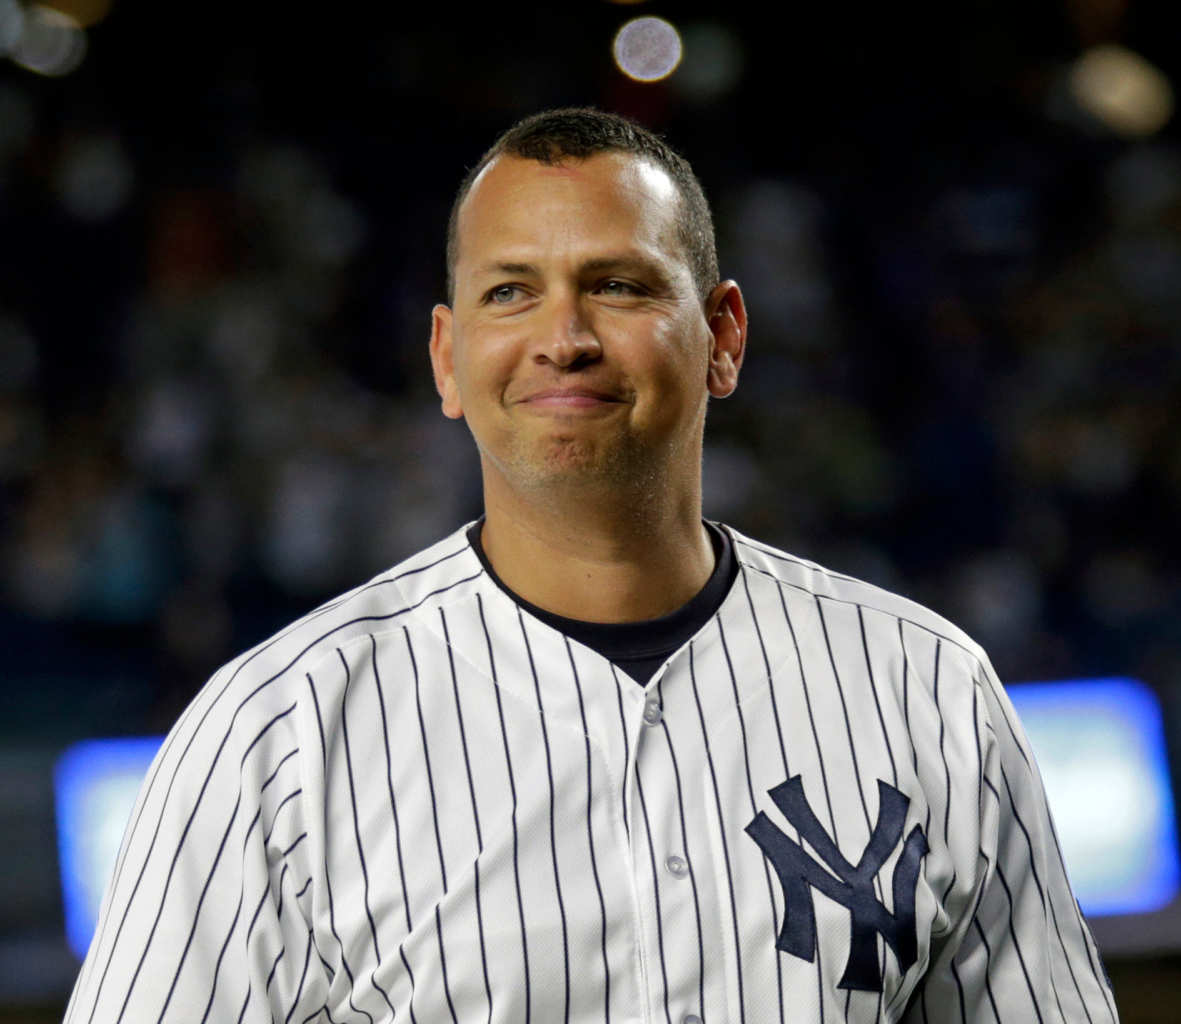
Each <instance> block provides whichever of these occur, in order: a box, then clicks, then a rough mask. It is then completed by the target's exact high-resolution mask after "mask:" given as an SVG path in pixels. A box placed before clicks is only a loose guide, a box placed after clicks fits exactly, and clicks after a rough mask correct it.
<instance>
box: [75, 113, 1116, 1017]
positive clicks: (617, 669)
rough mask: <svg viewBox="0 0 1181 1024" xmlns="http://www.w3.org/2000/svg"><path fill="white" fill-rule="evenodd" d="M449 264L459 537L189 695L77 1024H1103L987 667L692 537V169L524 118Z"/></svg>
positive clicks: (497, 148) (695, 387)
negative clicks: (471, 514)
mask: <svg viewBox="0 0 1181 1024" xmlns="http://www.w3.org/2000/svg"><path fill="white" fill-rule="evenodd" d="M448 250H449V277H450V282H449V292H450V295H449V304H448V305H439V306H436V307H435V310H434V314H433V327H432V335H431V343H430V355H431V362H432V366H433V370H434V377H435V383H436V386H437V388H438V391H439V394H440V396H441V398H442V410H443V413H444V414H445V415H447V416H450V417H453V418H458V417H463V418H464V419H465V420H466V422H467V424H468V426H469V428H470V429H471V432H472V435H473V437H474V438H475V440H476V443H477V445H478V447H479V451H480V457H481V465H482V470H483V480H484V496H485V515H484V516H482V517H481V518H480V519H478V520H476V521H475V522H473V523H469V524H466V525H465V526H463V527H462V528H461V529H459V530H457V531H455V532H454V533H453V534H451V535H450V536H448V537H446V538H444V539H443V540H440V541H439V542H438V543H437V544H435V545H433V546H432V547H430V548H428V549H427V550H425V551H423V552H420V553H419V554H417V555H415V556H413V557H412V558H410V559H408V560H407V561H405V562H403V563H402V564H401V565H398V566H395V567H394V568H393V569H391V570H389V571H388V572H386V573H383V574H382V575H380V576H378V577H377V578H376V579H374V580H372V581H370V582H369V583H367V584H365V585H363V586H361V587H358V588H357V589H356V590H354V591H352V592H350V593H348V594H345V595H343V596H342V597H341V598H339V599H337V600H335V601H333V602H330V603H328V604H326V605H324V606H323V607H321V608H319V609H317V610H316V611H314V612H312V613H311V614H309V615H308V616H306V617H305V618H303V619H301V620H300V621H299V622H296V623H294V624H293V625H292V626H290V627H289V628H288V629H286V630H284V631H283V632H282V633H280V634H278V635H277V636H275V637H274V638H272V639H271V640H269V641H267V642H266V643H264V644H261V645H259V646H258V647H257V648H255V649H253V650H252V651H248V652H246V653H245V654H243V655H241V656H240V657H239V658H237V659H235V661H233V662H231V663H230V664H229V665H227V666H226V667H225V668H224V669H222V670H221V671H220V672H219V673H217V674H216V675H215V676H214V678H213V679H212V680H210V682H209V684H208V685H207V686H206V687H205V688H204V689H203V690H202V692H201V694H200V695H199V696H198V697H197V699H196V700H195V701H194V703H193V704H192V705H191V707H190V708H189V710H188V711H186V713H185V715H184V716H183V717H182V718H181V720H180V721H179V722H178V723H177V725H176V726H175V727H174V729H173V730H172V732H171V733H170V735H169V737H168V739H167V741H166V742H165V745H164V747H163V748H162V750H161V753H160V755H159V756H158V757H157V759H156V762H155V763H154V765H153V767H152V769H151V771H150V772H149V774H148V777H147V779H146V780H145V783H144V786H143V788H142V790H141V793H140V797H139V800H138V802H137V804H136V808H135V811H134V812H133V815H132V820H131V823H130V825H129V827H128V831H127V835H126V837H125V839H124V844H123V849H122V850H121V852H120V857H119V862H118V865H117V867H116V871H115V876H114V878H113V880H112V883H111V887H110V889H109V891H108V893H107V895H106V898H105V900H104V903H103V910H102V915H101V920H100V923H99V928H98V931H97V933H96V937H95V941H94V943H93V945H92V947H91V950H90V953H89V956H88V957H87V960H86V963H85V965H84V966H83V970H82V974H81V976H80V978H79V981H78V984H77V987H76V989H75V993H74V997H73V1000H72V1001H71V1006H70V1010H69V1011H68V1013H67V1020H69V1021H79V1022H80V1021H87V1022H90V1021H103V1022H107V1021H111V1022H116V1024H117V1022H119V1021H123V1020H128V1021H146V1020H152V1021H157V1022H163V1021H190V1020H201V1021H206V1020H215V1021H257V1022H272V1021H277V1020H279V1019H282V1020H284V1021H287V1022H291V1021H297V1022H301V1024H308V1022H311V1021H316V1020H322V1021H337V1022H343V1021H368V1022H371V1024H376V1022H382V1024H386V1022H390V1021H394V1020H396V1019H402V1018H404V1019H408V1020H410V1021H412V1022H413V1021H418V1022H421V1024H440V1022H444V1021H452V1022H453V1024H460V1022H463V1024H475V1022H480V1021H488V1022H504V1024H510V1022H511V1024H529V1022H539V1024H557V1022H563V1024H571V1022H573V1024H590V1022H596V1024H610V1022H612V1021H616V1022H624V1021H627V1022H639V1021H643V1022H651V1024H656V1022H661V1021H663V1022H665V1024H702V1022H703V1021H704V1022H716V1024H722V1022H726V1024H744V1022H751V1024H762V1022H767V1024H771V1022H780V1024H794V1022H800V1024H803V1022H808V1024H813V1022H818V1021H819V1022H824V1021H843V1022H846V1024H854V1022H866V1024H868V1022H870V1021H905V1022H908V1024H918V1022H923V1024H927V1022H933V1021H939V1022H950V1021H956V1022H960V1021H962V1022H964V1024H967V1022H975V1021H990V1022H991V1021H999V1022H1014V1024H1015V1022H1028V1021H1038V1022H1043V1024H1049V1022H1057V1024H1067V1022H1071V1024H1073V1022H1079V1021H1084V1020H1085V1021H1088V1022H1090V1024H1100V1022H1113V1021H1115V1019H1116V1012H1115V1007H1114V1001H1113V999H1112V996H1111V992H1110V989H1109V987H1108V985H1107V983H1106V980H1105V978H1104V976H1103V973H1102V968H1101V967H1100V965H1099V960H1098V954H1097V952H1096V950H1095V947H1094V943H1093V941H1092V939H1091V936H1090V933H1089V931H1088V928H1087V926H1086V924H1085V922H1084V921H1083V919H1082V917H1081V914H1080V912H1079V909H1078V906H1077V904H1076V902H1075V901H1074V899H1073V896H1072V895H1071V891H1070V886H1069V883H1068V882H1067V879H1066V874H1065V869H1064V867H1063V863H1062V859H1061V855H1060V853H1059V851H1058V847H1057V843H1056V841H1055V838H1054V835H1053V830H1052V826H1051V824H1050V819H1049V812H1048V809H1047V807H1046V801H1045V796H1044V793H1043V790H1042V786H1041V781H1040V779H1039V777H1038V774H1037V769H1036V767H1035V765H1034V761H1033V757H1032V754H1031V752H1030V750H1029V746H1028V743H1027V742H1026V739H1025V736H1024V733H1023V732H1022V729H1021V726H1020V724H1019V723H1018V721H1017V719H1016V716H1015V715H1014V713H1013V708H1012V705H1011V704H1010V703H1009V701H1008V699H1007V697H1006V696H1005V694H1004V691H1003V689H1002V687H1001V685H1000V683H999V682H998V680H997V679H996V676H995V674H994V673H993V670H992V667H991V665H990V664H989V661H988V658H987V656H986V655H985V653H984V652H983V651H982V650H981V649H980V647H979V646H978V645H976V644H975V643H974V642H973V641H972V640H971V639H970V638H968V637H967V636H965V635H964V634H963V633H962V632H961V631H960V630H958V629H957V628H956V627H955V626H953V625H952V624H951V623H949V622H947V621H946V620H944V619H942V618H940V617H939V616H937V615H935V614H934V613H932V612H930V611H928V610H927V609H925V608H922V607H920V606H919V605H916V604H914V603H913V602H911V601H908V600H906V599H904V598H902V597H898V596H896V595H892V594H889V593H886V592H884V591H882V590H880V589H878V588H876V587H872V586H870V585H868V584H865V583H861V582H859V581H857V580H853V579H850V578H848V577H845V576H841V575H838V574H835V573H831V572H828V571H827V570H825V569H823V568H821V567H820V566H817V565H815V564H813V563H811V562H807V561H804V560H802V559H799V558H796V557H794V556H792V555H790V554H788V553H786V552H782V551H778V550H776V549H774V548H772V547H769V546H767V545H765V544H761V543H759V542H758V541H756V540H754V539H752V538H749V537H746V536H744V535H743V534H741V533H740V532H738V531H737V530H735V529H733V528H732V527H729V526H725V525H723V524H720V523H715V522H712V521H708V520H704V519H703V518H702V514H701V512H702V510H701V453H702V439H703V431H704V426H705V417H706V408H707V404H708V402H709V399H710V397H711V396H712V397H714V398H724V397H726V396H727V395H729V394H730V393H732V392H733V390H734V388H735V387H736V386H737V382H738V374H739V370H740V368H741V366H742V361H743V354H744V351H745V344H746V314H745V310H744V307H743V303H742V295H741V292H740V290H739V288H738V286H737V284H735V283H734V282H733V281H719V274H718V271H717V261H716V256H715V254H714V241H713V228H712V224H711V220H710V214H709V207H708V205H707V204H706V201H705V197H704V195H703V193H702V191H701V187H700V185H699V184H698V183H697V180H696V178H695V177H694V175H693V173H692V171H691V170H690V168H689V166H688V164H687V163H686V162H685V161H684V160H683V159H682V158H681V157H679V156H678V155H676V154H675V153H674V152H673V151H672V150H670V149H669V148H668V147H667V146H666V145H665V143H664V142H663V141H661V140H660V139H659V138H657V137H656V136H654V135H652V134H651V133H649V132H647V131H645V130H643V129H642V128H639V127H638V126H636V125H634V124H632V123H631V122H629V121H627V120H625V119H623V118H620V117H616V116H614V115H610V114H604V113H602V112H599V111H594V110H564V111H550V112H546V113H543V114H540V115H537V116H535V117H533V118H529V119H527V120H526V121H524V122H522V123H520V124H518V125H516V126H514V127H513V128H512V129H510V130H509V131H508V132H506V133H505V134H504V135H503V136H502V137H501V138H500V139H499V140H498V141H497V142H496V144H495V145H494V146H493V147H492V149H491V150H489V152H488V153H487V154H486V155H485V156H484V157H483V159H481V161H480V162H479V163H478V164H477V166H476V167H475V168H474V169H473V170H472V172H471V173H470V174H469V175H468V177H467V179H466V180H465V182H464V183H463V186H462V187H461V189H460V191H459V195H458V197H457V198H456V201H455V207H454V210H453V215H452V220H451V229H450V239H449V247H448Z"/></svg>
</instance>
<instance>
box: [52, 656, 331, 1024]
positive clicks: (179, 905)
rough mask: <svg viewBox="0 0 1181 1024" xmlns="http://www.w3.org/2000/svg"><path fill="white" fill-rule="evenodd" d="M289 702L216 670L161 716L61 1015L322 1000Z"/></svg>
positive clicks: (223, 1012) (282, 1012)
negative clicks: (181, 708)
mask: <svg viewBox="0 0 1181 1024" xmlns="http://www.w3.org/2000/svg"><path fill="white" fill-rule="evenodd" d="M273 703H274V701H273V698H272V704H273ZM299 710H300V709H299V707H298V705H297V704H294V703H293V704H292V705H291V707H290V708H284V707H282V706H270V705H268V703H267V702H266V701H265V700H262V699H260V696H259V695H252V696H246V695H245V694H242V693H240V692H239V691H238V690H237V689H236V688H234V687H231V686H230V685H229V683H228V682H227V681H226V680H225V679H223V678H222V677H221V676H220V675H219V676H215V677H214V678H213V680H211V681H210V683H209V684H208V685H207V686H206V687H205V689H204V690H203V691H202V692H201V693H200V694H199V695H198V697H197V699H196V700H195V701H194V703H193V704H191V705H190V706H189V708H188V709H187V710H186V712H185V714H184V715H183V716H182V718H181V719H180V721H179V722H178V723H177V724H176V726H174V728H173V729H172V731H171V732H170V733H169V735H168V736H167V738H166V739H165V741H164V744H163V745H162V747H161V749H160V752H159V753H158V754H157V756H156V758H155V760H154V761H153V763H152V766H151V768H150V769H149V771H148V773H147V775H146V777H145V779H144V781H143V783H142V785H141V787H140V791H139V795H138V797H137V800H136V804H135V808H134V810H133V811H132V814H131V819H130V821H129V823H128V826H127V830H126V833H125V834H124V837H123V842H122V846H121V849H120V851H119V856H118V859H117V861H116V866H115V871H114V873H113V876H112V879H111V881H110V882H109V883H108V886H107V890H106V894H105V896H104V898H103V901H102V907H101V910H100V913H99V919H98V924H97V927H96V929H95V935H94V939H93V940H92V942H91V945H90V950H89V953H88V954H87V957H86V960H85V962H84V963H83V965H82V969H81V972H80V974H79V976H78V979H77V981H76V983H75V987H74V992H73V995H72V997H71V999H70V1004H69V1007H68V1009H67V1011H66V1016H65V1024H97V1022H102V1024H118V1022H124V1021H125V1022H136V1024H139V1022H158V1024H168V1022H181V1021H184V1022H197V1021H219V1022H221V1021H227V1022H233V1021H238V1022H259V1024H262V1022H266V1024H270V1022H271V1021H272V1020H293V1021H303V1020H305V1019H312V1018H315V1016H316V1015H317V1012H318V1010H319V1009H320V1008H321V1007H323V1006H324V1004H325V1002H326V998H327V995H326V993H327V991H328V987H329V981H330V978H329V976H328V969H327V968H326V967H325V965H324V962H323V961H321V959H320V958H319V955H318V952H317V948H316V942H315V934H314V930H313V927H312V922H311V920H310V919H309V918H310V912H311V908H312V906H313V899H312V897H313V893H314V890H315V882H314V880H313V872H312V870H311V867H310V863H309V858H308V856H307V848H308V846H309V842H308V839H307V827H306V818H307V815H306V813H305V809H304V806H303V803H302V797H303V785H302V779H301V761H300V747H301V744H303V743H304V741H303V740H302V739H301V736H300V728H299V724H298V713H299Z"/></svg>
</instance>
